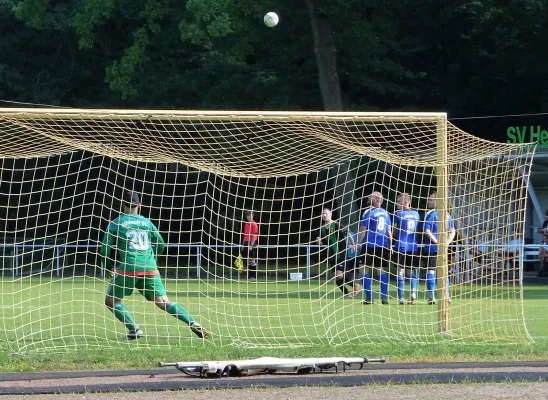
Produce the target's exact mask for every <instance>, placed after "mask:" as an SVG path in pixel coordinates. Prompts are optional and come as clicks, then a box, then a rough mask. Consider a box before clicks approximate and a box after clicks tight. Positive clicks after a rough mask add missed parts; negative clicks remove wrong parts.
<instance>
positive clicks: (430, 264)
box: [423, 192, 456, 304]
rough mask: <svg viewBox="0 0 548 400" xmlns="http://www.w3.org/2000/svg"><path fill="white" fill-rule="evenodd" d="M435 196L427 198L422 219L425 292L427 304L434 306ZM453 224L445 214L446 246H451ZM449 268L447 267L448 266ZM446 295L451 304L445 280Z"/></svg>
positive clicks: (436, 234) (436, 244) (436, 224)
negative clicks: (426, 293) (425, 269)
mask: <svg viewBox="0 0 548 400" xmlns="http://www.w3.org/2000/svg"><path fill="white" fill-rule="evenodd" d="M436 196H437V193H436V192H434V193H432V194H431V195H430V196H429V197H428V201H427V207H428V212H427V213H426V215H425V217H424V225H423V231H424V242H423V244H424V247H423V255H424V260H425V262H426V268H427V272H426V291H427V292H428V304H435V303H436V298H435V296H434V290H435V289H436V259H437V256H438V239H439V230H438V210H436ZM455 234H456V230H455V222H454V221H453V218H452V217H451V215H449V213H447V244H451V242H452V241H453V239H454V238H455ZM448 267H449V266H448ZM447 295H448V296H449V298H448V300H449V302H451V297H450V281H449V278H447Z"/></svg>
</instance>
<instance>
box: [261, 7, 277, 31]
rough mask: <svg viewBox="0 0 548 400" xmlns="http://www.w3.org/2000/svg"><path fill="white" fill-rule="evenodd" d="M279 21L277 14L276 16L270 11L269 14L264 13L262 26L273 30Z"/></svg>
mask: <svg viewBox="0 0 548 400" xmlns="http://www.w3.org/2000/svg"><path fill="white" fill-rule="evenodd" d="M279 21H280V18H278V14H276V13H275V12H272V11H271V12H269V13H266V14H265V16H264V24H265V25H266V26H268V27H269V28H273V27H275V26H276V25H278V22H279Z"/></svg>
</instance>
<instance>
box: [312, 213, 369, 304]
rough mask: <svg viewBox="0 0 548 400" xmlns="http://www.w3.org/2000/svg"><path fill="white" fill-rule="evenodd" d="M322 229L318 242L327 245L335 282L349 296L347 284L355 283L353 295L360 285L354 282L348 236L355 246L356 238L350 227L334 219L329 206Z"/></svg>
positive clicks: (324, 214)
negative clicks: (348, 255) (348, 253)
mask: <svg viewBox="0 0 548 400" xmlns="http://www.w3.org/2000/svg"><path fill="white" fill-rule="evenodd" d="M322 221H323V225H322V229H321V231H320V236H319V237H318V238H317V240H318V242H320V243H323V244H325V245H327V253H328V263H329V267H330V268H331V270H332V271H333V272H334V274H335V283H336V284H337V286H338V287H339V289H341V291H342V292H343V293H344V296H345V297H349V296H350V293H349V291H348V288H347V287H346V285H347V284H348V285H353V291H352V294H353V296H356V294H358V293H359V290H360V286H359V285H357V284H356V283H354V280H355V273H356V271H355V264H354V262H355V260H354V259H350V260H349V259H347V257H346V252H347V238H348V242H349V246H355V243H354V238H353V237H352V235H350V234H349V232H348V229H346V228H345V227H342V226H341V225H340V224H339V223H338V222H337V221H334V220H333V219H332V212H331V209H330V208H329V207H325V208H324V209H323V211H322Z"/></svg>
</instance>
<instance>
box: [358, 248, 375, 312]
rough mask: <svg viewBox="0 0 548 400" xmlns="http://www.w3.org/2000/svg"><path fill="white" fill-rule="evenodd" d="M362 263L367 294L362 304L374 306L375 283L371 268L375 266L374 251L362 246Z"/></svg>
mask: <svg viewBox="0 0 548 400" xmlns="http://www.w3.org/2000/svg"><path fill="white" fill-rule="evenodd" d="M361 253H362V254H361V255H360V257H361V261H362V266H363V278H362V284H363V291H364V294H365V300H364V301H362V304H373V288H372V287H373V282H372V279H371V274H370V267H371V266H372V265H373V258H374V257H373V253H372V249H368V248H367V247H365V246H362V251H361Z"/></svg>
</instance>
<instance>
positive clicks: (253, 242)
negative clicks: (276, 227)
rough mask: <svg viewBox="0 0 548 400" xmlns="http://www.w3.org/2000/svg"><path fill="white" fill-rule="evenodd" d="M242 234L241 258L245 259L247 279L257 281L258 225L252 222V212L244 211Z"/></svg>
mask: <svg viewBox="0 0 548 400" xmlns="http://www.w3.org/2000/svg"><path fill="white" fill-rule="evenodd" d="M245 217H246V221H245V222H244V233H243V239H242V248H241V253H242V257H243V258H245V259H247V278H248V279H249V280H255V279H257V263H256V258H257V245H258V240H259V225H257V223H256V222H255V221H254V220H253V211H246V213H245Z"/></svg>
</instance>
